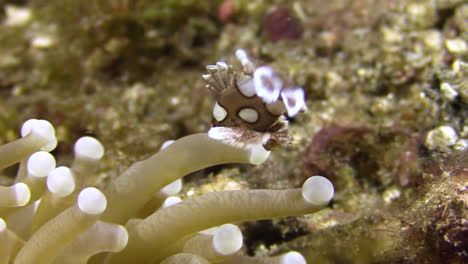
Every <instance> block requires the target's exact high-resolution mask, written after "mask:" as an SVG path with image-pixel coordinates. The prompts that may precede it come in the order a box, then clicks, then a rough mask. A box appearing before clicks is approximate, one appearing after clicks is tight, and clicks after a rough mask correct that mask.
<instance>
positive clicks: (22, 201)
mask: <svg viewBox="0 0 468 264" xmlns="http://www.w3.org/2000/svg"><path fill="white" fill-rule="evenodd" d="M11 187H12V188H13V190H14V192H15V196H16V204H17V205H18V206H23V205H26V204H27V203H28V202H29V199H31V191H30V190H29V187H28V186H27V185H26V184H24V183H22V182H20V183H17V184H15V185H13V186H11Z"/></svg>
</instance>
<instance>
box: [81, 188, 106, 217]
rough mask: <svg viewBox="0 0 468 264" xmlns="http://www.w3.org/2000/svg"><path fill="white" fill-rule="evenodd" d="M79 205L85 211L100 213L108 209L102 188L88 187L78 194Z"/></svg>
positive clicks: (92, 213) (94, 213)
mask: <svg viewBox="0 0 468 264" xmlns="http://www.w3.org/2000/svg"><path fill="white" fill-rule="evenodd" d="M78 207H79V208H80V210H81V211H83V212H84V213H87V214H91V215H98V214H101V213H103V212H104V211H105V210H106V208H107V199H106V196H104V194H103V193H102V192H101V191H100V190H98V189H96V188H94V187H88V188H86V189H83V190H82V191H81V192H80V194H79V195H78Z"/></svg>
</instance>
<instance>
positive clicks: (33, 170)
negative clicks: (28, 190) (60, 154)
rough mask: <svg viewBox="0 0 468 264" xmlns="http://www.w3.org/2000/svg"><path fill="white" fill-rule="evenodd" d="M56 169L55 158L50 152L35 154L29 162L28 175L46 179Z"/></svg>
mask: <svg viewBox="0 0 468 264" xmlns="http://www.w3.org/2000/svg"><path fill="white" fill-rule="evenodd" d="M54 168H55V158H54V156H52V154H50V153H49V152H45V151H38V152H35V153H33V154H32V155H31V156H30V157H29V159H28V162H27V170H28V175H30V176H33V177H38V178H43V177H46V176H47V174H49V172H50V171H52V170H53V169H54Z"/></svg>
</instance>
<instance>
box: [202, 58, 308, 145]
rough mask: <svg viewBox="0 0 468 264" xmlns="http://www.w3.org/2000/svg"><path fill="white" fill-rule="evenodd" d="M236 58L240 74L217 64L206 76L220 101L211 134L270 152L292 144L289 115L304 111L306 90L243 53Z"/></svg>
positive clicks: (231, 68)
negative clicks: (278, 147)
mask: <svg viewBox="0 0 468 264" xmlns="http://www.w3.org/2000/svg"><path fill="white" fill-rule="evenodd" d="M236 56H237V58H238V59H239V60H240V62H241V63H242V66H243V69H242V70H241V71H236V70H235V69H234V68H233V66H232V65H227V64H226V63H225V62H217V63H216V65H208V66H207V67H206V69H207V71H208V74H206V75H203V79H205V81H206V82H207V85H206V87H207V88H208V89H210V90H212V91H213V92H214V93H215V96H216V99H217V102H216V103H215V105H214V107H213V112H212V122H211V123H212V128H211V129H210V131H209V132H208V135H209V136H210V137H211V138H213V139H217V140H220V141H222V142H225V143H227V144H231V145H234V146H238V147H250V146H251V145H258V144H261V145H263V147H264V148H265V149H266V150H270V149H272V148H274V147H276V146H278V145H281V146H285V145H287V144H289V142H290V141H291V137H290V135H289V133H288V129H287V127H288V122H287V120H286V115H287V116H289V117H293V116H295V115H297V114H298V113H299V112H300V111H301V110H302V109H303V108H304V106H305V102H304V90H303V89H302V88H300V87H295V86H294V85H292V84H291V82H290V81H288V80H286V79H285V78H283V77H281V76H280V75H279V74H278V73H276V72H275V71H274V70H273V69H272V68H271V67H269V66H257V65H255V64H254V62H252V61H251V60H250V59H249V57H248V56H247V53H246V52H245V51H244V50H242V49H239V50H237V51H236Z"/></svg>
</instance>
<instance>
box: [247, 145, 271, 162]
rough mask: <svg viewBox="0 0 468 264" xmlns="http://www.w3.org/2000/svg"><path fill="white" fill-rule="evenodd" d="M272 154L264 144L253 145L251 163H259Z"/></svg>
mask: <svg viewBox="0 0 468 264" xmlns="http://www.w3.org/2000/svg"><path fill="white" fill-rule="evenodd" d="M269 156H270V151H268V150H266V149H265V148H264V147H263V145H262V144H256V145H252V147H251V148H250V159H249V160H250V163H252V164H254V165H259V164H262V163H263V162H265V160H267V159H268V157H269Z"/></svg>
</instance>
